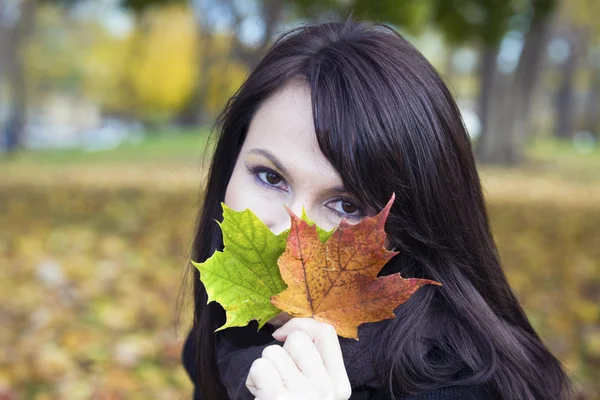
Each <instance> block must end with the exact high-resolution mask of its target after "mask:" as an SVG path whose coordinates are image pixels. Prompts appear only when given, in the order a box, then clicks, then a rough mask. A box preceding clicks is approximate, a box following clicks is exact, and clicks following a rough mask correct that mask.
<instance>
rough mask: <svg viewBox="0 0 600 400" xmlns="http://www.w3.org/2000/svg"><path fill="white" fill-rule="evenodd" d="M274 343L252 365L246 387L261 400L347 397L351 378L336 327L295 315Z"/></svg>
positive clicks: (277, 331)
mask: <svg viewBox="0 0 600 400" xmlns="http://www.w3.org/2000/svg"><path fill="white" fill-rule="evenodd" d="M273 337H274V338H275V339H277V340H278V341H280V342H285V343H284V345H283V347H281V346H279V345H271V346H268V347H266V348H265V349H264V350H263V352H262V357H261V358H259V359H257V360H255V361H254V363H252V366H251V367H250V372H249V373H248V378H247V379H246V387H247V388H248V390H250V392H251V393H252V394H253V395H254V396H255V397H256V399H258V400H347V399H348V398H349V397H350V394H351V388H350V381H349V380H348V374H347V373H346V368H345V367H344V360H343V358H342V350H341V348H340V342H339V340H338V337H337V334H336V333H335V329H334V328H333V327H332V326H331V325H329V324H325V323H322V322H318V321H315V320H314V319H310V318H293V319H292V320H290V321H289V322H287V323H286V324H285V325H283V326H282V327H281V328H279V329H278V330H276V331H275V332H273Z"/></svg>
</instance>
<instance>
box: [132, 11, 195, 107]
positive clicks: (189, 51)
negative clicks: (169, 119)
mask: <svg viewBox="0 0 600 400" xmlns="http://www.w3.org/2000/svg"><path fill="white" fill-rule="evenodd" d="M196 48H197V41H196V25H195V21H194V17H193V14H192V13H191V12H190V10H189V9H188V8H186V7H183V6H171V7H165V8H160V9H151V10H150V11H148V12H147V13H146V14H145V15H144V16H143V21H142V22H141V24H140V26H138V27H137V29H136V32H135V33H134V35H133V38H132V40H131V43H130V54H129V57H128V61H129V63H128V76H129V78H130V79H131V85H132V88H133V91H134V92H135V95H136V98H137V100H138V102H139V107H141V108H142V109H144V110H148V111H149V112H151V113H157V114H166V115H170V114H172V113H173V112H175V111H177V110H179V109H180V108H181V107H182V106H183V105H184V103H185V101H186V100H187V99H188V97H189V95H190V94H191V92H192V90H193V88H194V83H195V80H196V69H197V68H196V54H197V52H196Z"/></svg>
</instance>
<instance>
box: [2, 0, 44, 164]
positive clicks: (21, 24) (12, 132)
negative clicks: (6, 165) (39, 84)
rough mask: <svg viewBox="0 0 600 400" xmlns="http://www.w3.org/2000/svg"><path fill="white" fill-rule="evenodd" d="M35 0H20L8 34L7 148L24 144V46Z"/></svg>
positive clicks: (32, 21)
mask: <svg viewBox="0 0 600 400" xmlns="http://www.w3.org/2000/svg"><path fill="white" fill-rule="evenodd" d="M35 10H36V0H23V2H22V3H21V8H20V18H19V20H18V22H17V23H16V24H15V26H14V27H13V29H12V30H11V32H9V35H8V36H7V38H8V44H7V47H8V51H7V55H8V58H7V60H6V76H7V78H8V79H7V81H8V83H9V89H10V90H9V93H10V100H9V101H10V103H11V104H10V111H9V116H8V121H7V126H6V129H5V131H6V133H5V134H6V149H7V151H8V152H9V153H11V154H12V153H15V152H16V151H17V150H20V149H22V148H23V136H24V130H25V122H26V117H27V82H26V77H25V59H24V54H23V49H24V47H25V45H26V43H27V39H28V37H29V35H30V34H31V31H32V29H33V26H34V19H35Z"/></svg>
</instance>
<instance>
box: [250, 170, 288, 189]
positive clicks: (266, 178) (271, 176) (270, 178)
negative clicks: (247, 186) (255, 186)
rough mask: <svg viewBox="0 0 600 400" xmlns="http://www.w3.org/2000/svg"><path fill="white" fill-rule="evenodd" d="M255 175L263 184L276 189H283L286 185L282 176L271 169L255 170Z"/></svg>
mask: <svg viewBox="0 0 600 400" xmlns="http://www.w3.org/2000/svg"><path fill="white" fill-rule="evenodd" d="M256 176H258V179H260V180H261V181H262V182H263V183H264V184H266V185H268V186H272V187H275V188H278V189H285V187H286V185H285V181H284V180H283V178H282V177H281V176H279V174H277V173H275V172H273V171H270V170H263V171H257V172H256Z"/></svg>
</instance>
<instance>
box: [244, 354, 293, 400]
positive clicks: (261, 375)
mask: <svg viewBox="0 0 600 400" xmlns="http://www.w3.org/2000/svg"><path fill="white" fill-rule="evenodd" d="M246 387H247V388H248V390H249V391H250V393H252V394H253V395H254V397H257V398H259V399H261V400H269V399H275V398H277V397H278V396H281V395H282V394H283V393H285V392H286V389H285V387H284V386H283V381H282V380H281V377H280V376H279V373H278V372H277V370H276V369H275V366H274V365H273V363H272V362H271V361H270V360H267V359H265V358H258V359H256V360H254V362H253V363H252V366H251V367H250V372H248V377H247V378H246Z"/></svg>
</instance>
